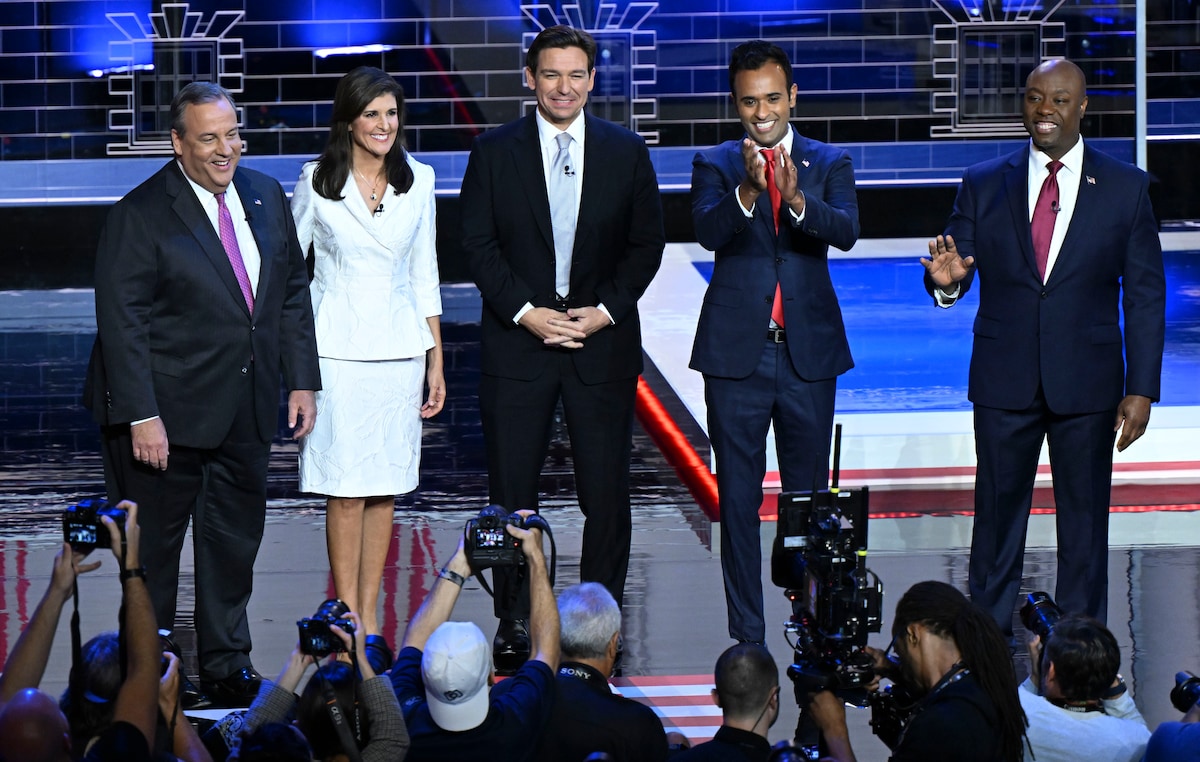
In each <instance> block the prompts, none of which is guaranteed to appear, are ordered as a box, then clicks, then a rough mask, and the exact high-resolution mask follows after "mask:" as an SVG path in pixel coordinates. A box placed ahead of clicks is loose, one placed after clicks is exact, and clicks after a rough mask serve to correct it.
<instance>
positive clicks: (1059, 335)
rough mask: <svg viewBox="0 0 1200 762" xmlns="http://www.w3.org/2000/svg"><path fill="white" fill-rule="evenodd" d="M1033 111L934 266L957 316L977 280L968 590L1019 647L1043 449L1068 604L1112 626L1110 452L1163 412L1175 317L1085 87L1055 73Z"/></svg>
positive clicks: (957, 218)
mask: <svg viewBox="0 0 1200 762" xmlns="http://www.w3.org/2000/svg"><path fill="white" fill-rule="evenodd" d="M1023 104H1024V105H1023V110H1024V120H1025V129H1026V130H1027V131H1028V132H1029V134H1030V136H1031V138H1032V140H1031V143H1030V145H1029V147H1028V148H1024V147H1023V148H1021V149H1020V150H1019V151H1017V152H1016V153H1013V154H1011V155H1009V156H1004V157H1001V158H999V159H993V160H991V161H987V162H983V163H981V164H976V165H975V166H972V167H970V168H968V169H967V171H966V173H965V174H964V175H963V181H962V185H961V186H960V187H959V191H958V197H957V199H956V201H955V203H954V212H953V214H952V215H951V217H950V221H949V223H948V225H947V227H946V232H945V235H942V236H938V237H937V238H936V239H935V240H932V241H930V242H929V256H930V258H929V259H923V260H922V262H923V263H924V265H925V268H926V274H925V284H926V288H927V290H929V292H930V293H931V294H932V295H933V296H934V299H935V301H936V303H937V304H939V305H940V306H944V307H949V306H951V305H953V304H954V303H955V302H956V301H957V300H958V299H960V298H961V297H962V296H963V294H965V293H966V292H967V290H968V289H970V287H971V285H972V283H973V282H974V279H975V277H976V274H977V273H978V278H979V312H978V314H977V315H976V317H975V328H974V334H975V339H974V348H973V351H972V354H971V369H970V381H969V391H968V394H969V397H970V399H971V402H973V403H974V406H975V449H976V454H977V456H978V466H977V471H976V476H975V525H974V530H973V534H972V538H971V560H970V579H969V586H970V593H971V597H972V598H973V599H974V601H975V602H976V603H978V604H980V605H981V606H983V607H984V608H986V609H988V610H989V611H990V612H991V614H992V616H994V617H995V619H996V621H997V623H999V625H1000V627H1001V629H1002V630H1004V631H1005V633H1006V634H1008V635H1010V636H1011V635H1012V631H1013V629H1012V624H1013V622H1012V619H1013V609H1014V607H1015V604H1016V601H1017V596H1018V592H1019V589H1020V585H1021V567H1022V560H1023V556H1024V552H1025V533H1026V526H1027V524H1028V521H1029V510H1030V506H1031V503H1032V499H1033V485H1034V479H1035V476H1036V474H1037V462H1038V455H1039V453H1040V451H1041V447H1042V441H1043V439H1046V440H1048V442H1049V446H1050V459H1051V467H1052V469H1053V475H1054V502H1055V508H1056V520H1057V525H1058V587H1057V590H1056V593H1055V600H1056V602H1057V603H1058V605H1059V606H1060V607H1062V608H1063V609H1064V610H1065V611H1071V612H1078V613H1084V614H1087V615H1089V616H1092V617H1095V618H1096V619H1099V620H1100V621H1101V622H1103V621H1104V619H1105V614H1106V612H1107V603H1108V510H1109V497H1110V491H1111V486H1112V460H1113V453H1112V448H1113V440H1114V438H1115V437H1116V431H1118V430H1120V432H1121V434H1120V438H1119V439H1117V440H1116V446H1117V449H1119V450H1124V449H1125V448H1126V447H1128V446H1129V445H1131V444H1132V443H1133V442H1134V441H1135V440H1137V439H1138V437H1140V436H1141V435H1142V433H1143V432H1144V431H1145V430H1146V424H1147V422H1148V421H1149V419H1150V403H1151V402H1153V401H1157V400H1158V395H1159V376H1160V373H1161V370H1162V353H1163V340H1164V330H1165V327H1164V324H1165V318H1164V309H1165V303H1166V281H1165V278H1164V275H1163V263H1162V249H1161V246H1160V243H1159V237H1158V227H1157V224H1156V222H1155V219H1154V213H1153V211H1152V210H1151V208H1150V198H1149V195H1148V193H1147V189H1148V180H1147V177H1146V173H1145V172H1142V171H1141V170H1140V169H1138V168H1136V167H1133V166H1131V165H1129V164H1126V163H1124V162H1120V161H1117V160H1115V159H1113V158H1110V157H1108V156H1106V155H1104V154H1102V153H1100V152H1099V151H1096V150H1095V149H1093V148H1091V147H1090V146H1087V145H1085V143H1084V141H1083V140H1082V139H1081V138H1080V135H1079V125H1080V121H1081V120H1082V119H1083V115H1084V112H1085V111H1086V109H1087V90H1086V83H1085V81H1084V75H1083V72H1082V71H1081V70H1080V69H1079V67H1078V66H1076V65H1075V64H1073V63H1071V62H1070V61H1066V60H1054V61H1046V62H1045V63H1043V64H1041V65H1040V66H1038V67H1037V68H1036V69H1034V70H1033V72H1032V73H1031V74H1030V75H1029V78H1028V79H1027V80H1026V83H1025V97H1024V101H1023ZM1052 162H1053V163H1057V164H1059V166H1057V167H1055V171H1051V169H1050V165H1051V163H1052ZM1055 172H1056V173H1057V174H1056V176H1055ZM1052 186H1053V188H1052ZM1043 197H1046V198H1049V201H1046V200H1045V198H1043ZM1039 198H1043V203H1042V204H1041V206H1042V207H1044V208H1045V212H1044V213H1043V214H1039V213H1037V212H1035V210H1036V209H1037V208H1038V207H1039V204H1038V199H1039ZM1039 217H1044V218H1045V219H1046V222H1047V225H1046V226H1045V228H1044V229H1045V230H1046V231H1047V232H1046V233H1045V234H1042V235H1039V233H1038V232H1037V231H1038V229H1039V222H1038V220H1039ZM1051 226H1052V228H1053V235H1052V237H1051V236H1050V235H1049V230H1050V227H1051ZM1039 238H1040V239H1043V240H1042V244H1041V248H1042V251H1041V254H1040V257H1041V261H1040V262H1039V254H1038V253H1037V250H1038V244H1037V243H1036V241H1038V239H1039ZM1039 268H1040V269H1041V272H1039ZM1121 312H1123V313H1124V315H1123V317H1124V336H1122V327H1121V318H1122V315H1121ZM1122 339H1124V341H1123V342H1122ZM1122 350H1123V351H1124V355H1123V354H1122Z"/></svg>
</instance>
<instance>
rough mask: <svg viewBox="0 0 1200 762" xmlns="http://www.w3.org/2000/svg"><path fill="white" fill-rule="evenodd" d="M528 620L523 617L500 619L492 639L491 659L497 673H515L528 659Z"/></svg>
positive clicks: (506, 674) (505, 674)
mask: <svg viewBox="0 0 1200 762" xmlns="http://www.w3.org/2000/svg"><path fill="white" fill-rule="evenodd" d="M529 650H530V640H529V622H528V621H526V620H524V619H501V620H500V626H499V627H497V628H496V637H495V638H494V639H493V640H492V661H493V663H494V664H495V665H496V674H497V675H504V676H508V675H515V674H517V670H518V669H520V668H521V665H522V664H524V663H525V662H526V661H528V660H529Z"/></svg>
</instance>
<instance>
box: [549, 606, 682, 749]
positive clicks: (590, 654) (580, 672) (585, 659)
mask: <svg viewBox="0 0 1200 762" xmlns="http://www.w3.org/2000/svg"><path fill="white" fill-rule="evenodd" d="M558 618H559V621H561V622H562V637H561V646H562V664H560V665H559V668H558V676H557V677H556V678H555V686H556V688H557V692H556V693H557V695H556V698H555V700H554V711H553V713H552V714H551V716H550V724H549V726H548V727H547V729H546V733H545V735H544V736H543V738H542V744H541V747H540V748H539V749H538V752H537V754H536V755H535V757H534V758H535V759H537V760H544V762H561V760H581V759H584V758H585V757H587V756H588V755H590V754H594V753H604V754H607V755H609V758H611V759H615V760H621V761H622V762H639V760H640V761H643V762H661V761H662V760H665V759H666V758H667V753H668V739H667V734H666V732H665V731H664V729H663V724H662V720H660V719H659V718H658V715H656V714H655V713H654V710H653V709H651V708H650V707H648V706H646V705H645V704H642V703H640V702H637V701H634V700H632V699H628V698H625V697H624V696H621V695H620V694H617V693H614V692H613V691H612V689H611V688H610V687H609V684H608V678H609V676H610V675H612V672H613V667H614V665H615V664H616V661H617V648H618V642H619V640H620V638H621V609H620V607H619V606H617V601H616V599H614V598H613V597H612V593H610V592H608V590H607V589H606V588H605V587H604V585H601V584H600V583H599V582H584V583H582V584H579V585H572V586H571V587H568V588H567V589H566V590H563V591H562V593H561V594H560V595H559V596H558ZM671 735H672V739H671V741H672V742H674V743H675V744H678V745H680V746H682V745H683V744H686V743H687V738H686V737H685V736H683V735H682V734H680V733H672V734H671Z"/></svg>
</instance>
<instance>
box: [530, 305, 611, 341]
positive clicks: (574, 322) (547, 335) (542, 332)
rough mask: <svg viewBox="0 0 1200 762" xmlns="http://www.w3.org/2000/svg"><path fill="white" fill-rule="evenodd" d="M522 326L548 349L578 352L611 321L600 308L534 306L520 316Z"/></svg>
mask: <svg viewBox="0 0 1200 762" xmlns="http://www.w3.org/2000/svg"><path fill="white" fill-rule="evenodd" d="M520 324H521V325H522V326H524V328H525V329H526V330H527V331H529V332H530V333H532V334H533V335H534V336H537V337H538V338H539V339H541V340H542V343H543V344H545V345H546V346H551V347H562V348H564V349H579V348H581V347H582V346H583V341H584V339H586V338H587V337H589V336H591V335H592V334H594V333H595V332H596V331H599V330H600V329H601V328H604V327H605V326H608V325H612V321H610V320H609V319H608V315H605V314H604V312H603V310H601V309H600V308H598V307H573V308H572V309H569V310H567V311H566V312H559V311H557V310H552V309H550V308H549V307H534V308H533V309H531V310H529V311H528V312H526V313H525V314H524V315H522V316H521V320H520Z"/></svg>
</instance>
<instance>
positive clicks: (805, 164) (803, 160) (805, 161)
mask: <svg viewBox="0 0 1200 762" xmlns="http://www.w3.org/2000/svg"><path fill="white" fill-rule="evenodd" d="M800 163H801V164H803V165H804V166H805V167H807V166H808V159H801V160H800Z"/></svg>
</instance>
